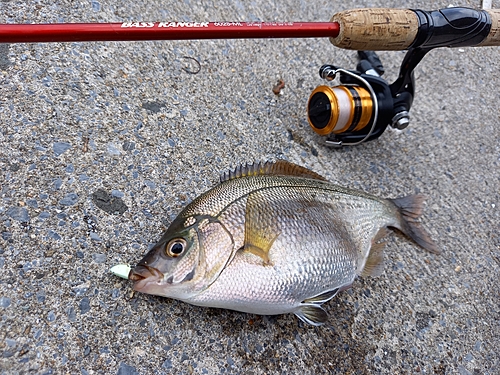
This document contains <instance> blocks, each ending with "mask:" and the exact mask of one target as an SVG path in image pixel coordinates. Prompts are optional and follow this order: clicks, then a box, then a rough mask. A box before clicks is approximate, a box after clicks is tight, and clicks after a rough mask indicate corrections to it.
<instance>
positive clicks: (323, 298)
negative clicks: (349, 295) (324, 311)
mask: <svg viewBox="0 0 500 375" xmlns="http://www.w3.org/2000/svg"><path fill="white" fill-rule="evenodd" d="M339 290H340V288H335V289H332V290H329V291H327V292H324V293H321V294H318V295H317V296H314V297H311V298H308V299H306V300H304V302H303V303H314V304H322V303H325V302H328V301H330V300H331V299H332V298H333V297H335V296H336V295H337V293H338V292H339Z"/></svg>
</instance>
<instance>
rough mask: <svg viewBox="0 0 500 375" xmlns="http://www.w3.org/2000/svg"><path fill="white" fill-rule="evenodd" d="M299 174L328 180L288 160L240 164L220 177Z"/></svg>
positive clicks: (228, 178) (224, 178)
mask: <svg viewBox="0 0 500 375" xmlns="http://www.w3.org/2000/svg"><path fill="white" fill-rule="evenodd" d="M264 175H271V176H298V177H305V178H312V179H315V180H322V181H326V179H325V178H324V177H323V176H321V175H319V174H317V173H316V172H313V171H311V170H309V169H307V168H304V167H301V166H300V165H297V164H293V163H290V162H289V161H286V160H277V161H276V162H274V163H273V162H268V161H267V162H265V163H262V162H259V163H251V164H245V165H239V166H237V167H236V168H235V169H234V170H232V171H229V172H225V173H224V174H223V175H222V176H221V177H220V182H224V181H228V180H234V179H236V178H241V177H247V176H264Z"/></svg>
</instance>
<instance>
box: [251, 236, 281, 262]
mask: <svg viewBox="0 0 500 375" xmlns="http://www.w3.org/2000/svg"><path fill="white" fill-rule="evenodd" d="M278 236H279V235H276V236H274V238H273V239H271V240H270V241H269V240H266V239H265V238H263V237H257V238H249V242H247V241H246V239H245V246H243V251H247V252H249V253H251V254H253V255H256V256H258V257H260V258H262V260H263V261H264V264H271V261H270V259H269V250H271V247H272V246H273V243H274V241H275V240H276V238H278ZM245 237H246V236H245ZM254 241H255V242H254Z"/></svg>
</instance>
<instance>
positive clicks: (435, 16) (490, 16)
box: [330, 8, 500, 51]
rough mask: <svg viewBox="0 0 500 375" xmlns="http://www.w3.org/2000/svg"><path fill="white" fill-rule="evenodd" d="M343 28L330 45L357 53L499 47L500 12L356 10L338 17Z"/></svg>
mask: <svg viewBox="0 0 500 375" xmlns="http://www.w3.org/2000/svg"><path fill="white" fill-rule="evenodd" d="M331 22H337V23H338V24H339V25H340V32H339V35H338V36H337V37H332V38H330V41H331V42H332V43H333V44H334V45H335V46H336V47H340V48H346V49H354V50H373V51H377V50H379V51H380V50H392V51H396V50H405V49H408V48H409V47H425V48H435V47H462V46H476V45H477V46H500V10H498V9H496V10H487V11H486V10H475V9H470V8H446V9H441V10H437V11H429V12H428V11H422V10H409V9H386V8H372V9H353V10H347V11H343V12H340V13H337V14H335V15H334V16H333V17H332V19H331Z"/></svg>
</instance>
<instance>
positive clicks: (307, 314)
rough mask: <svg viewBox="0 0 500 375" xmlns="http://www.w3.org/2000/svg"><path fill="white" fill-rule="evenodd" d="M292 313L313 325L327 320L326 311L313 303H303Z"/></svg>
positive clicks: (318, 324)
mask: <svg viewBox="0 0 500 375" xmlns="http://www.w3.org/2000/svg"><path fill="white" fill-rule="evenodd" d="M294 313H295V315H297V316H298V317H299V319H300V320H302V321H303V322H305V323H307V324H311V325H313V326H320V325H322V324H324V323H325V322H326V321H327V320H328V314H327V313H326V311H325V310H324V309H323V308H322V307H321V306H318V305H315V304H304V305H302V306H300V307H299V308H298V309H297V310H296V311H295V312H294Z"/></svg>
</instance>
